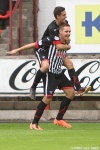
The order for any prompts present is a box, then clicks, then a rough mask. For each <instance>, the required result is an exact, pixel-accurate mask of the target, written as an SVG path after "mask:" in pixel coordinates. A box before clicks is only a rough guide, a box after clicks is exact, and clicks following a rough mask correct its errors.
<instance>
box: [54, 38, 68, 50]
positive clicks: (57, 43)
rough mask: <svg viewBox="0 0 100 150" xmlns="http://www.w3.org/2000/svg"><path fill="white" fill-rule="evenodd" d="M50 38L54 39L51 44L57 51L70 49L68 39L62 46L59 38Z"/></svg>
mask: <svg viewBox="0 0 100 150" xmlns="http://www.w3.org/2000/svg"><path fill="white" fill-rule="evenodd" d="M52 38H54V41H53V44H54V45H55V46H56V48H57V49H58V50H69V49H70V48H71V45H69V43H70V38H68V39H67V40H66V42H65V44H62V43H61V41H60V39H59V37H57V36H55V37H53V36H52Z"/></svg>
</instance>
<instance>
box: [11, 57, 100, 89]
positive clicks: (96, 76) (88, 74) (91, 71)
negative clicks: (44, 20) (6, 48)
mask: <svg viewBox="0 0 100 150" xmlns="http://www.w3.org/2000/svg"><path fill="white" fill-rule="evenodd" d="M80 64H81V63H80ZM28 65H29V67H27V66H28ZM26 68H27V69H26ZM22 70H24V71H23V72H22ZM37 70H38V68H36V61H35V60H30V61H27V62H25V63H23V64H21V65H20V66H19V67H17V68H16V69H15V70H14V72H13V73H12V74H11V76H10V79H9V85H10V87H11V88H12V89H14V90H27V89H29V88H30V87H25V86H24V85H26V84H28V83H29V82H31V84H32V83H33V79H34V76H35V75H36V72H37ZM76 73H77V75H78V76H79V77H80V83H83V84H84V86H87V85H91V87H92V88H91V91H96V90H98V89H100V61H90V62H87V63H86V64H84V65H82V66H80V67H79V68H78V70H77V71H76ZM19 80H20V84H17V82H18V81H19ZM22 85H23V86H24V87H23V86H22ZM42 87H43V86H38V88H42Z"/></svg>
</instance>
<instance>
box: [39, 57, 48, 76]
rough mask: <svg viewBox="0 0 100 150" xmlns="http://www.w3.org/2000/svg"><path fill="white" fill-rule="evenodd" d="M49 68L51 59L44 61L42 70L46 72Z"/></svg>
mask: <svg viewBox="0 0 100 150" xmlns="http://www.w3.org/2000/svg"><path fill="white" fill-rule="evenodd" d="M48 69H49V61H48V60H44V61H42V63H41V68H40V70H41V71H42V72H44V73H45V72H47V71H48Z"/></svg>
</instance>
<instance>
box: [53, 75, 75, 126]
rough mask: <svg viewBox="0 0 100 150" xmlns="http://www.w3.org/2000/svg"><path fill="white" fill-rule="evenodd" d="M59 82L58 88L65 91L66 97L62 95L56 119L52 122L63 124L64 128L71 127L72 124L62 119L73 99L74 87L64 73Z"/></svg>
mask: <svg viewBox="0 0 100 150" xmlns="http://www.w3.org/2000/svg"><path fill="white" fill-rule="evenodd" d="M60 80H61V83H60V84H59V86H58V87H59V89H62V90H63V91H64V92H65V93H66V97H63V99H62V101H61V104H60V108H59V111H58V114H57V117H56V119H54V124H55V125H59V126H63V127H65V128H71V127H72V126H71V125H70V124H68V123H66V122H65V121H64V120H63V116H64V114H65V113H66V111H67V109H68V107H69V105H70V103H71V100H73V98H74V96H75V92H74V88H73V86H72V84H71V82H70V81H69V80H68V79H67V78H66V77H65V75H63V76H62V79H60Z"/></svg>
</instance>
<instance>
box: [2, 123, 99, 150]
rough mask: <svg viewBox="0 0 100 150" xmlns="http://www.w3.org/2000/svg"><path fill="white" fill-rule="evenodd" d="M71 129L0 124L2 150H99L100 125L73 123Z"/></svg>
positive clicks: (48, 125) (45, 125)
mask: <svg viewBox="0 0 100 150" xmlns="http://www.w3.org/2000/svg"><path fill="white" fill-rule="evenodd" d="M71 125H72V129H66V128H63V127H60V126H56V125H54V124H53V123H40V126H41V127H42V128H43V131H36V130H31V129H30V128H29V124H28V123H0V150H100V123H71Z"/></svg>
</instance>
